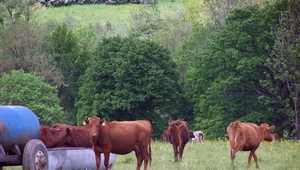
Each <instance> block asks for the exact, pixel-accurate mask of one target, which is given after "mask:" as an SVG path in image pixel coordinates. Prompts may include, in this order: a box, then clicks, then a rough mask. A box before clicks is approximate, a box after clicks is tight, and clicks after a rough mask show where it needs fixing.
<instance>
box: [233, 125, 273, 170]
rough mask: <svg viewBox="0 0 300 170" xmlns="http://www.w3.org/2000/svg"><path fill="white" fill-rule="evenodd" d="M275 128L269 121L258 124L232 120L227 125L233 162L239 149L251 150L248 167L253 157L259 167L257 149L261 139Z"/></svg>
mask: <svg viewBox="0 0 300 170" xmlns="http://www.w3.org/2000/svg"><path fill="white" fill-rule="evenodd" d="M274 129H275V126H269V125H268V124H267V123H263V124H261V126H257V125H256V124H253V123H242V122H240V121H235V122H231V123H230V124H229V125H228V127H227V134H228V137H229V142H230V154H231V162H232V164H234V158H235V154H236V153H237V152H238V151H239V150H241V151H250V154H249V157H248V165H247V168H249V167H250V162H251V159H252V157H253V158H254V160H255V164H256V168H259V166H258V158H257V155H256V153H255V151H256V149H257V148H258V147H259V144H260V143H261V141H262V140H264V139H265V138H266V137H268V136H269V135H270V134H271V131H272V130H274Z"/></svg>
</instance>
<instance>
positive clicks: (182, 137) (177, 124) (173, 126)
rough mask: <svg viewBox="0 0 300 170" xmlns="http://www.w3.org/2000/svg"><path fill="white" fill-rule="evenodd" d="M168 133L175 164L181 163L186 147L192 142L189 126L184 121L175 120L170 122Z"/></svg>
mask: <svg viewBox="0 0 300 170" xmlns="http://www.w3.org/2000/svg"><path fill="white" fill-rule="evenodd" d="M168 131H169V132H170V135H169V142H170V143H171V144H172V146H173V151H174V162H181V161H182V155H183V151H184V147H185V145H186V143H188V142H189V140H190V133H189V129H188V124H187V122H186V121H183V120H173V121H171V122H169V127H168Z"/></svg>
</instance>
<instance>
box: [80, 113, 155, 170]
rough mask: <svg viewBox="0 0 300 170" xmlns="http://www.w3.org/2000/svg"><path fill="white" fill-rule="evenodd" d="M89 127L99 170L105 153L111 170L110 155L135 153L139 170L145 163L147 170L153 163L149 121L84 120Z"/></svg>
mask: <svg viewBox="0 0 300 170" xmlns="http://www.w3.org/2000/svg"><path fill="white" fill-rule="evenodd" d="M84 122H85V123H86V124H88V125H89V129H90V135H91V138H90V139H91V142H92V144H93V145H92V146H93V147H92V148H93V150H94V152H95V157H96V163H97V169H98V170H100V159H101V157H100V153H104V165H105V167H106V170H108V169H109V167H108V162H109V154H110V152H112V153H115V154H121V155H124V154H128V153H130V152H132V151H134V152H135V155H136V158H137V167H136V169H137V170H139V169H140V168H141V165H142V163H143V161H144V170H147V167H148V160H150V161H151V147H150V142H151V132H152V126H151V124H150V122H149V121H147V120H137V121H120V122H118V121H113V122H106V121H105V120H100V118H98V117H96V116H92V117H90V118H88V119H86V120H84Z"/></svg>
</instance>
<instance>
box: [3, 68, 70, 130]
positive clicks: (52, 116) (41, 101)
mask: <svg viewBox="0 0 300 170" xmlns="http://www.w3.org/2000/svg"><path fill="white" fill-rule="evenodd" d="M59 102H60V100H59V98H58V97H57V89H56V87H54V86H51V85H49V84H47V83H45V82H44V78H43V77H40V76H37V75H35V74H31V73H24V71H23V70H18V71H17V70H12V71H11V73H10V74H7V73H3V74H2V75H1V78H0V105H22V106H26V107H28V108H30V109H31V110H32V111H33V112H34V113H35V114H36V115H37V117H38V118H39V121H40V123H41V124H42V125H48V126H51V125H52V124H53V123H57V122H61V123H64V122H65V114H64V112H63V110H62V108H61V107H60V106H59Z"/></svg>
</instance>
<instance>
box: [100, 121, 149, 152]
mask: <svg viewBox="0 0 300 170" xmlns="http://www.w3.org/2000/svg"><path fill="white" fill-rule="evenodd" d="M107 126H108V128H107V130H108V132H105V133H108V135H109V138H106V139H105V140H109V142H110V144H111V146H112V152H113V153H117V154H127V153H129V152H131V151H132V150H133V148H135V147H136V146H139V147H140V146H141V147H146V146H148V145H149V143H150V140H151V132H152V126H151V123H150V122H149V121H147V120H137V121H120V122H116V121H115V122H107ZM100 135H105V134H100Z"/></svg>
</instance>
